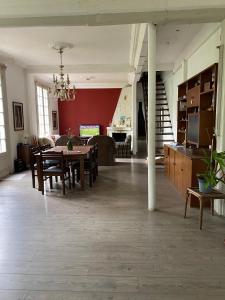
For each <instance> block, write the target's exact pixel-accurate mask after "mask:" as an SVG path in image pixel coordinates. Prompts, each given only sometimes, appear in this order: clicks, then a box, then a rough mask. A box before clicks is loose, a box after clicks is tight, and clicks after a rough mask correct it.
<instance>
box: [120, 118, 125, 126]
mask: <svg viewBox="0 0 225 300" xmlns="http://www.w3.org/2000/svg"><path fill="white" fill-rule="evenodd" d="M125 122H126V116H120V122H119V126H125Z"/></svg>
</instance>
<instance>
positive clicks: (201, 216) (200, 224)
mask: <svg viewBox="0 0 225 300" xmlns="http://www.w3.org/2000/svg"><path fill="white" fill-rule="evenodd" d="M199 202H200V210H199V213H200V216H199V217H200V222H199V228H200V230H202V218H203V205H202V198H199Z"/></svg>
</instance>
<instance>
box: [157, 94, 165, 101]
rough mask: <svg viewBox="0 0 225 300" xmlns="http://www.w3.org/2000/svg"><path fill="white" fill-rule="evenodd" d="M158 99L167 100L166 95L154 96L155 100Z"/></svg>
mask: <svg viewBox="0 0 225 300" xmlns="http://www.w3.org/2000/svg"><path fill="white" fill-rule="evenodd" d="M157 100H158V101H159V100H167V98H166V95H165V97H162V96H160V97H158V96H156V101H157Z"/></svg>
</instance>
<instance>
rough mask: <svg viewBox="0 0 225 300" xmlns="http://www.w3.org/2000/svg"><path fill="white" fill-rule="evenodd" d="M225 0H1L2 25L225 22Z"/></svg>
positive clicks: (0, 24)
mask: <svg viewBox="0 0 225 300" xmlns="http://www.w3.org/2000/svg"><path fill="white" fill-rule="evenodd" d="M224 15H225V2H224V0H213V1H212V0H188V1H187V0H179V1H178V0H151V1H146V0H139V1H137V0H122V1H121V0H85V1H84V0H83V1H82V0H73V1H71V0H63V1H61V0H54V1H52V0H39V1H37V0H20V1H18V0H7V1H5V0H0V26H11V27H12V26H14V27H19V26H61V25H64V26H65V25H67V26H72V25H76V26H81V25H84V26H86V25H89V26H99V25H113V24H137V23H153V24H166V23H176V24H179V23H180V24H190V23H207V22H221V21H222V20H223V19H224Z"/></svg>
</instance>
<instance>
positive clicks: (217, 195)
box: [184, 188, 225, 230]
mask: <svg viewBox="0 0 225 300" xmlns="http://www.w3.org/2000/svg"><path fill="white" fill-rule="evenodd" d="M191 195H194V196H195V197H196V198H198V200H199V206H200V210H199V218H200V220H199V228H200V230H201V229H202V217H203V202H204V200H210V201H211V212H212V215H214V200H215V199H225V193H222V192H221V191H219V190H215V189H213V190H212V192H210V193H201V192H199V189H198V188H187V192H186V201H185V210H184V218H186V215H187V206H188V201H189V199H190V196H191Z"/></svg>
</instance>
